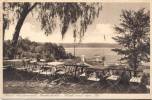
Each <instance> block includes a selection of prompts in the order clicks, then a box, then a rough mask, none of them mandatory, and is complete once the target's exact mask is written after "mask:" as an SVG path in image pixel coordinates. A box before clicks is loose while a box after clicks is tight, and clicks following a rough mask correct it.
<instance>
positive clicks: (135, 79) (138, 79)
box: [130, 77, 141, 84]
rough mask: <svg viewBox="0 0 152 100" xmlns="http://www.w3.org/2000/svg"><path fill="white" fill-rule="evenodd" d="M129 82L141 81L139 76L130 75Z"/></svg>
mask: <svg viewBox="0 0 152 100" xmlns="http://www.w3.org/2000/svg"><path fill="white" fill-rule="evenodd" d="M130 82H131V83H138V84H139V83H141V77H132V78H131V79H130Z"/></svg>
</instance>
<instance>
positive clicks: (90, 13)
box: [3, 2, 102, 38]
mask: <svg viewBox="0 0 152 100" xmlns="http://www.w3.org/2000/svg"><path fill="white" fill-rule="evenodd" d="M101 8H102V6H101V3H85V2H83V3H78V2H77V3H76V2H75V3H72V2H71V3H56V2H53V3H52V2H44V3H42V2H40V3H29V2H25V3H23V2H16V3H12V2H11V3H10V2H9V3H8V2H4V3H3V10H4V12H5V13H4V14H3V15H4V18H7V20H9V22H14V21H17V22H18V21H19V19H20V18H22V17H23V16H26V15H24V14H25V13H26V12H27V13H26V14H28V13H30V12H31V13H32V14H33V15H35V16H36V15H37V16H36V17H37V19H38V21H39V22H40V23H41V29H42V30H44V32H45V34H46V35H48V34H49V33H52V32H53V30H54V29H55V28H56V24H58V23H57V18H59V20H60V26H61V34H62V36H64V34H65V33H66V31H67V30H68V27H69V25H70V24H73V25H74V30H73V31H75V32H76V31H78V28H79V32H77V33H79V36H80V38H81V37H82V36H83V35H84V32H85V31H86V29H87V26H88V25H89V24H92V22H93V20H94V19H95V17H96V16H98V15H99V12H100V10H101ZM25 9H27V11H26V10H25ZM32 9H33V10H32ZM23 13H24V14H23ZM11 15H13V18H12V16H11ZM78 21H79V22H78ZM76 23H79V25H76ZM6 25H7V26H9V23H7V24H6ZM4 29H6V28H4Z"/></svg>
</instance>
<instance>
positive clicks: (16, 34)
mask: <svg viewBox="0 0 152 100" xmlns="http://www.w3.org/2000/svg"><path fill="white" fill-rule="evenodd" d="M36 5H37V3H35V4H33V6H32V7H30V8H29V5H28V4H27V5H25V6H24V9H23V11H22V12H21V14H20V18H19V20H18V22H17V25H16V27H15V32H14V35H13V39H12V50H11V59H13V58H14V57H15V54H16V46H17V41H18V38H19V34H20V30H21V28H22V25H23V23H24V20H25V18H26V16H27V15H28V13H29V12H30V11H31V10H32V9H33V8H34V7H35V6H36Z"/></svg>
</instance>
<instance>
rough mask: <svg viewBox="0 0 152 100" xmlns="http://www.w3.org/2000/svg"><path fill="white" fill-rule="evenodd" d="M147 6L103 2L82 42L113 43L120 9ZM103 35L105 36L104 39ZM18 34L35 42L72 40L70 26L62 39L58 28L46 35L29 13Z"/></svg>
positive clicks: (144, 6) (147, 7) (8, 32)
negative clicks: (99, 12) (114, 27)
mask: <svg viewBox="0 0 152 100" xmlns="http://www.w3.org/2000/svg"><path fill="white" fill-rule="evenodd" d="M149 6H150V5H149V4H148V3H103V9H102V11H101V14H100V16H99V18H98V19H96V20H95V21H94V23H93V24H92V25H90V26H89V27H88V29H87V31H86V33H85V36H84V38H83V40H82V42H83V43H88V42H92V43H95V42H97V43H114V40H113V39H112V37H113V36H115V31H114V29H113V26H114V25H117V24H119V19H120V14H121V10H122V9H126V10H130V9H132V10H138V9H140V8H146V9H148V10H149ZM14 27H15V25H11V26H10V28H9V30H7V31H6V35H5V40H7V39H12V33H13V32H14ZM104 35H105V37H106V39H105V40H104ZM20 36H21V37H23V38H28V39H30V40H32V41H36V42H55V43H69V42H73V33H72V27H69V30H68V31H67V33H66V35H65V38H64V39H63V40H62V38H61V35H60V31H59V29H58V28H57V29H56V30H55V31H54V32H53V34H51V35H49V36H46V35H44V32H43V31H42V30H41V29H40V23H39V22H37V21H36V20H35V19H33V18H31V15H29V16H27V18H26V20H25V22H24V24H23V27H22V29H21V32H20Z"/></svg>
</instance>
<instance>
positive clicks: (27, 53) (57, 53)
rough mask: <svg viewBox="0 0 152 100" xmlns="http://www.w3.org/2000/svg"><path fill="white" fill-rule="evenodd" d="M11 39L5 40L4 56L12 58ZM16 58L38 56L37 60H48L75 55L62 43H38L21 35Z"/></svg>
mask: <svg viewBox="0 0 152 100" xmlns="http://www.w3.org/2000/svg"><path fill="white" fill-rule="evenodd" d="M10 48H11V41H10V40H8V41H4V55H3V56H4V58H7V59H10V58H11V56H10V55H11V51H10V50H11V49H10ZM14 57H15V58H23V57H27V58H37V60H40V59H42V58H43V59H45V60H46V61H53V60H55V59H57V60H58V59H68V58H73V57H74V56H73V55H72V54H70V53H66V52H65V49H64V48H63V46H61V45H57V44H52V43H44V44H41V43H37V42H31V41H30V40H28V39H22V38H21V37H20V38H19V40H18V43H17V49H16V53H15V54H14Z"/></svg>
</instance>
